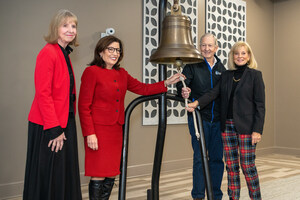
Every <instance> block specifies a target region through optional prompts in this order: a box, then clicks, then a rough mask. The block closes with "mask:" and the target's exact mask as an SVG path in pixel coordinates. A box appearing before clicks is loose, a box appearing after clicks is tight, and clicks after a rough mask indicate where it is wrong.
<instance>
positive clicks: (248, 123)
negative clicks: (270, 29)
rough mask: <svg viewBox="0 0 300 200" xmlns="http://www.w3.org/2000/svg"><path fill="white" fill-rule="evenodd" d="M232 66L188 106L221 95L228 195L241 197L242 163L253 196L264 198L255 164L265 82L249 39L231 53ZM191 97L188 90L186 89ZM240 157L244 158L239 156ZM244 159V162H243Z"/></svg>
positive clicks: (263, 106) (260, 132) (262, 116)
mask: <svg viewBox="0 0 300 200" xmlns="http://www.w3.org/2000/svg"><path fill="white" fill-rule="evenodd" d="M228 64H229V70H227V71H225V72H224V73H222V76H221V79H220V81H219V84H218V85H217V86H216V87H215V88H213V89H212V90H211V91H210V92H208V93H207V94H205V95H203V96H202V97H200V98H199V99H198V100H196V101H195V102H193V103H190V104H188V107H189V108H187V110H188V111H193V110H194V109H195V108H196V107H197V106H200V108H202V107H205V105H207V104H208V103H209V102H210V101H211V100H213V99H215V98H216V97H217V96H218V95H220V96H221V129H222V139H223V147H224V158H225V162H226V170H227V174H228V196H229V197H230V199H239V197H240V175H239V169H240V166H241V168H242V170H243V173H244V175H245V178H246V182H247V186H248V190H249V196H250V198H251V199H261V193H260V186H259V179H258V174H257V170H256V166H255V150H256V144H257V143H258V142H259V141H260V140H261V135H262V132H263V125H264V119H265V86H264V82H263V78H262V73H261V72H260V71H258V70H256V68H257V64H256V61H255V58H254V55H253V53H252V50H251V48H250V46H249V44H248V43H246V42H237V43H235V45H234V46H233V47H232V48H231V50H230V53H229V63H228ZM183 95H184V97H187V95H188V94H187V91H184V92H183ZM239 159H240V160H239ZM239 162H240V164H239Z"/></svg>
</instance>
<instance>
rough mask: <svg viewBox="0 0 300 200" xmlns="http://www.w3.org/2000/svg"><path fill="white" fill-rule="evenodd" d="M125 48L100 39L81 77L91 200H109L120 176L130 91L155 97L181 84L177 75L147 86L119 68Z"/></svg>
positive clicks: (81, 112) (81, 111)
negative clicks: (126, 105)
mask: <svg viewBox="0 0 300 200" xmlns="http://www.w3.org/2000/svg"><path fill="white" fill-rule="evenodd" d="M122 58H123V45H122V42H121V40H120V39H118V38H116V37H114V36H106V37H104V38H101V39H100V40H99V42H98V43H97V45H96V48H95V52H94V60H93V61H92V62H91V63H90V64H89V65H90V66H89V67H87V68H86V69H85V71H84V72H83V75H82V77H81V87H80V94H79V102H78V108H79V109H78V110H79V116H80V123H81V128H82V133H83V136H84V141H85V175H86V176H90V177H91V180H90V183H89V196H90V199H91V200H100V199H101V200H107V199H109V196H110V193H111V190H112V187H113V184H114V180H115V176H117V175H118V174H120V161H121V151H122V150H121V149H122V140H123V139H122V137H123V130H122V125H123V124H124V99H125V94H126V92H127V90H129V91H131V92H133V93H136V94H140V95H152V94H157V93H162V92H167V85H169V84H174V83H177V82H178V81H179V77H180V76H182V75H179V74H175V75H173V76H172V77H170V78H169V79H167V80H165V81H161V82H158V83H154V84H145V83H142V82H140V81H138V80H137V79H135V78H133V77H131V76H130V75H129V74H128V72H127V71H126V70H125V69H124V68H121V67H120V64H119V63H120V61H121V60H122Z"/></svg>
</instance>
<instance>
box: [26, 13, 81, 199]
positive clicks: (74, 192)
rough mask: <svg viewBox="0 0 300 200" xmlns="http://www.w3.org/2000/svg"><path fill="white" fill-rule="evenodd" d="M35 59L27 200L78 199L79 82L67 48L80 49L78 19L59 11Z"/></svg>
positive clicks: (79, 189) (29, 130)
mask: <svg viewBox="0 0 300 200" xmlns="http://www.w3.org/2000/svg"><path fill="white" fill-rule="evenodd" d="M45 40H46V41H47V44H46V45H45V47H44V48H43V49H42V50H41V51H40V53H39V54H38V56H37V59H36V67H35V75H34V83H35V96H34V100H33V103H32V106H31V110H30V113H29V116H28V120H29V128H28V150H27V160H26V171H25V181H24V192H23V199H24V200H41V199H45V200H54V199H55V200H66V199H67V200H74V199H76V200H78V199H79V200H80V199H82V197H81V188H80V177H79V165H78V150H77V134H76V125H75V112H76V110H75V108H76V107H75V104H76V103H75V91H76V89H75V79H74V73H73V68H72V64H71V61H70V57H69V53H70V52H71V51H72V49H71V47H70V46H69V45H74V46H77V45H78V44H77V17H76V16H75V15H74V14H73V13H72V12H70V11H68V10H60V11H58V13H57V14H56V15H55V16H54V17H53V19H52V21H51V24H50V27H49V33H48V35H47V36H46V37H45Z"/></svg>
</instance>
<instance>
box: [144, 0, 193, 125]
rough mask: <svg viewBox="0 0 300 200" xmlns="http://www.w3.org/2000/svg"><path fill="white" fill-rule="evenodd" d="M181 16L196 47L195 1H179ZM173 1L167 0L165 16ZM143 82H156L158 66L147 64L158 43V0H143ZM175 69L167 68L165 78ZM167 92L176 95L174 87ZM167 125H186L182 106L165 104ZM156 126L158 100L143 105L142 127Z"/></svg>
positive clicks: (173, 103) (170, 103)
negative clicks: (189, 27) (188, 24)
mask: <svg viewBox="0 0 300 200" xmlns="http://www.w3.org/2000/svg"><path fill="white" fill-rule="evenodd" d="M179 4H180V5H181V7H182V9H181V12H182V15H185V16H188V17H189V18H190V19H191V25H192V38H193V41H194V44H195V46H196V45H197V41H198V38H197V31H198V23H197V16H198V14H197V8H198V7H197V0H180V1H179ZM171 5H173V0H168V5H167V7H168V11H167V15H168V14H170V8H171ZM143 14H144V16H143V20H144V21H143V81H144V82H145V83H155V82H157V81H158V65H156V64H152V63H150V62H149V58H150V55H151V54H152V52H153V51H154V50H156V48H157V47H158V45H159V41H158V0H143ZM176 72H177V70H176V68H175V67H173V66H172V65H170V66H168V67H167V77H170V76H171V75H173V74H175V73H176ZM168 92H170V93H176V86H175V85H173V86H171V87H169V88H168ZM167 106H168V109H167V117H168V120H167V122H168V124H179V123H186V111H185V109H184V104H182V103H180V102H177V101H171V100H168V102H167ZM155 124H158V100H152V101H149V102H146V103H144V104H143V125H155Z"/></svg>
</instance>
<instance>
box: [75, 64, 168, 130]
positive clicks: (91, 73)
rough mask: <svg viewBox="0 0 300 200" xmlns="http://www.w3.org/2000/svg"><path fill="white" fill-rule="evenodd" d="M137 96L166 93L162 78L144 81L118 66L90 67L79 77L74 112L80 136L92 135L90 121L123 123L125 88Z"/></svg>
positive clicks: (110, 123)
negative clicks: (114, 67) (78, 121)
mask: <svg viewBox="0 0 300 200" xmlns="http://www.w3.org/2000/svg"><path fill="white" fill-rule="evenodd" d="M127 90H129V91H131V92H133V93H136V94H140V95H152V94H158V93H162V92H167V88H166V87H165V86H164V83H163V81H161V82H158V83H154V84H145V83H142V82H140V81H138V80H137V79H134V78H133V77H132V76H130V75H129V74H128V72H127V71H126V70H125V69H123V68H121V69H120V70H115V69H112V70H110V69H103V68H101V67H98V66H95V65H94V66H90V67H87V68H86V69H85V71H84V72H83V74H82V77H81V87H80V93H79V100H78V112H79V117H80V123H81V128H82V134H83V136H88V135H91V134H95V129H94V124H101V125H113V124H115V123H117V122H118V123H119V124H124V99H125V94H126V91H127Z"/></svg>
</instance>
